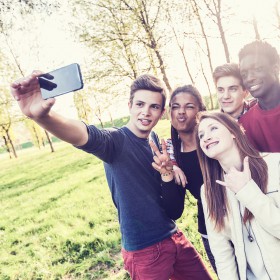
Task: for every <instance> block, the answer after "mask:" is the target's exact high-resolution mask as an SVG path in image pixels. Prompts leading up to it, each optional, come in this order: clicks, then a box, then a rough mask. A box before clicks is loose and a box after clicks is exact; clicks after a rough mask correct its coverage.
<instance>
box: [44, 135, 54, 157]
mask: <svg viewBox="0 0 280 280" xmlns="http://www.w3.org/2000/svg"><path fill="white" fill-rule="evenodd" d="M45 134H46V136H47V140H48V142H49V144H50V147H51V152H52V153H53V152H54V148H53V144H52V140H51V138H50V135H49V133H48V132H47V131H46V130H45Z"/></svg>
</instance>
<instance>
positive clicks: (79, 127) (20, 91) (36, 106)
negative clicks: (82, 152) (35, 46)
mask: <svg viewBox="0 0 280 280" xmlns="http://www.w3.org/2000/svg"><path fill="white" fill-rule="evenodd" d="M41 74H42V72H41V71H33V72H32V74H31V75H29V76H27V77H24V78H21V79H19V80H17V81H15V82H13V83H12V84H11V94H12V95H13V97H14V98H15V100H16V101H17V102H18V105H19V107H20V109H21V111H22V113H23V114H24V115H26V116H27V117H29V118H30V119H32V120H34V121H35V122H36V123H38V124H39V125H40V126H41V127H42V128H44V129H46V130H48V131H49V132H50V133H52V134H53V135H55V136H56V137H58V138H60V139H61V140H64V141H66V142H68V143H70V144H73V145H76V146H81V145H83V144H85V143H86V142H87V140H88V132H87V128H86V126H85V124H84V123H82V122H81V121H77V120H71V119H68V118H65V117H63V116H61V115H59V114H57V113H55V112H54V111H52V110H51V109H52V106H53V105H54V103H55V99H54V98H50V99H47V100H44V99H43V98H42V96H41V90H40V85H39V81H38V76H39V75H41Z"/></svg>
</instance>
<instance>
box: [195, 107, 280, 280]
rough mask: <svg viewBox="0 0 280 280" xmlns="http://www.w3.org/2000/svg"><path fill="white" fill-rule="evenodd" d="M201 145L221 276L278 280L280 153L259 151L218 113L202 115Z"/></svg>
mask: <svg viewBox="0 0 280 280" xmlns="http://www.w3.org/2000/svg"><path fill="white" fill-rule="evenodd" d="M252 125H253V124H252ZM197 146H198V147H197V152H198V156H199V161H200V165H201V169H202V173H203V180H204V186H203V187H202V189H201V198H202V203H203V211H204V214H205V219H206V227H207V232H208V238H209V243H210V247H211V250H212V252H213V255H214V257H215V261H216V266H217V271H218V276H219V279H220V280H228V279H230V280H239V279H240V280H247V279H250V280H251V279H252V280H253V279H254V280H255V279H256V280H269V279H271V280H279V279H280V276H279V275H280V266H279V264H280V187H279V185H280V174H279V171H280V170H279V166H280V154H279V153H274V154H269V155H266V156H262V155H260V154H259V153H258V152H257V151H256V150H255V149H254V148H253V147H252V146H251V145H250V143H249V142H248V140H247V138H246V136H245V134H244V131H243V130H242V129H241V128H240V126H239V124H238V123H236V121H235V120H234V119H233V118H231V117H230V116H228V115H227V114H224V113H220V112H215V113H213V112H212V113H207V112H203V113H201V114H199V115H198V126H197Z"/></svg>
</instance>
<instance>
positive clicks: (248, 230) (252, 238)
mask: <svg viewBox="0 0 280 280" xmlns="http://www.w3.org/2000/svg"><path fill="white" fill-rule="evenodd" d="M248 224H249V226H248V228H247V226H246V223H245V224H244V226H245V228H246V231H247V232H248V240H249V241H250V242H253V241H254V237H253V236H252V235H251V223H250V222H249V223H248Z"/></svg>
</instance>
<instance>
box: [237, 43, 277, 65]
mask: <svg viewBox="0 0 280 280" xmlns="http://www.w3.org/2000/svg"><path fill="white" fill-rule="evenodd" d="M252 54H253V55H263V56H265V57H266V58H267V59H268V60H269V62H270V63H271V65H275V64H277V65H279V54H278V52H277V50H276V48H274V47H273V46H272V45H270V44H269V43H267V42H265V41H260V40H256V41H253V42H251V43H249V44H247V45H245V46H244V47H243V48H242V49H241V50H240V51H239V54H238V57H239V62H240V61H241V60H242V59H243V58H244V57H245V56H247V55H252Z"/></svg>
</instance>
